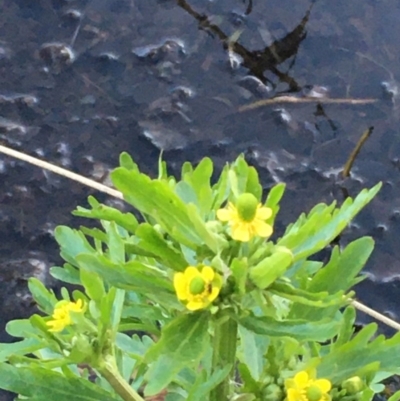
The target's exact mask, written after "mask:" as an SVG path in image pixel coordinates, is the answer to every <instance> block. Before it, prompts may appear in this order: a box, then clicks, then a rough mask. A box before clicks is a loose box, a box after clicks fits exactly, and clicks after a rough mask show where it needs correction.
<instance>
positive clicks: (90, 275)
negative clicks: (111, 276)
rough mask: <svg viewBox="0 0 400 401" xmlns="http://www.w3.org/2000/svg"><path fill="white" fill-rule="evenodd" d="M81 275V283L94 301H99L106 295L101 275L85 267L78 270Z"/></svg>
mask: <svg viewBox="0 0 400 401" xmlns="http://www.w3.org/2000/svg"><path fill="white" fill-rule="evenodd" d="M79 273H80V277H81V283H82V285H83V286H84V287H85V292H86V294H87V295H88V296H89V298H91V299H93V300H94V301H96V302H100V301H101V300H102V298H103V297H104V296H105V295H106V291H105V288H104V283H103V280H102V279H101V277H100V276H99V275H98V274H96V273H94V272H89V271H87V270H85V269H81V270H80V271H79Z"/></svg>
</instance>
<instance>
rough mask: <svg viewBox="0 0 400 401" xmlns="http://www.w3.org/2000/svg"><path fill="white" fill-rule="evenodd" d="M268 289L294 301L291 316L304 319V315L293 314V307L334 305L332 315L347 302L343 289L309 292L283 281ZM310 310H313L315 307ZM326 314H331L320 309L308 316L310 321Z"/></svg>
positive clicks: (325, 306)
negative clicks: (319, 311)
mask: <svg viewBox="0 0 400 401" xmlns="http://www.w3.org/2000/svg"><path fill="white" fill-rule="evenodd" d="M268 291H269V292H271V293H272V294H276V295H278V296H280V297H282V298H286V299H289V300H290V301H292V302H293V303H295V305H294V306H293V308H292V312H291V317H295V318H296V319H304V315H303V314H302V315H295V314H294V312H293V310H295V308H296V310H297V308H298V309H300V310H301V309H302V308H305V305H309V306H314V307H316V308H327V307H329V306H333V305H334V306H335V308H333V309H334V312H333V315H334V314H335V312H336V311H337V310H338V309H339V308H340V307H342V306H344V305H347V304H348V300H347V299H346V298H345V297H344V296H343V295H344V292H343V291H340V292H337V293H334V294H329V293H328V292H326V291H321V292H311V291H307V290H302V289H300V288H296V287H294V286H293V285H291V284H289V283H285V282H275V283H274V284H273V285H271V287H269V289H268ZM312 310H313V311H315V308H313V309H312ZM328 315H332V314H329V313H327V311H326V310H322V312H321V313H320V314H315V315H311V314H310V315H309V316H308V317H309V320H310V321H315V320H319V319H322V318H323V317H327V316H328Z"/></svg>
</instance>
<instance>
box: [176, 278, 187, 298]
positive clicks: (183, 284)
mask: <svg viewBox="0 0 400 401" xmlns="http://www.w3.org/2000/svg"><path fill="white" fill-rule="evenodd" d="M174 288H175V291H176V296H177V297H178V299H180V300H182V301H183V300H185V299H187V297H188V293H187V281H186V278H185V275H184V274H183V273H175V275H174Z"/></svg>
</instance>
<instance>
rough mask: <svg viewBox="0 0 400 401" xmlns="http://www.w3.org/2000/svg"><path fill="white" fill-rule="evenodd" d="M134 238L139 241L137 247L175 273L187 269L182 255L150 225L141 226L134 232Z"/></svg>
mask: <svg viewBox="0 0 400 401" xmlns="http://www.w3.org/2000/svg"><path fill="white" fill-rule="evenodd" d="M136 236H137V237H138V238H139V239H140V240H139V242H138V244H137V247H139V248H141V249H143V250H145V251H147V252H149V254H150V255H153V256H154V257H156V258H157V259H159V260H160V261H162V263H163V264H165V265H166V266H168V267H170V268H171V269H173V270H175V271H182V270H184V269H185V268H186V267H187V265H188V263H187V262H186V260H185V258H184V257H183V255H182V253H181V252H179V251H178V250H177V249H175V248H174V247H173V246H171V244H170V243H168V242H167V241H166V240H165V239H164V238H163V236H162V235H161V234H160V233H159V232H158V231H157V230H155V229H154V227H153V226H151V225H150V224H148V223H143V224H141V225H140V226H139V227H138V229H137V230H136Z"/></svg>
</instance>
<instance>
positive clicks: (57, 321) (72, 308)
mask: <svg viewBox="0 0 400 401" xmlns="http://www.w3.org/2000/svg"><path fill="white" fill-rule="evenodd" d="M70 312H79V313H83V312H84V305H83V302H82V300H81V299H78V300H77V301H76V302H70V301H66V300H63V301H60V302H57V303H56V305H55V307H54V311H53V314H52V318H53V319H52V320H49V321H48V322H46V325H47V326H49V327H50V328H49V331H51V332H53V333H58V332H60V331H63V330H64V329H65V327H67V326H70V325H71V324H72V319H71V315H70Z"/></svg>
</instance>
